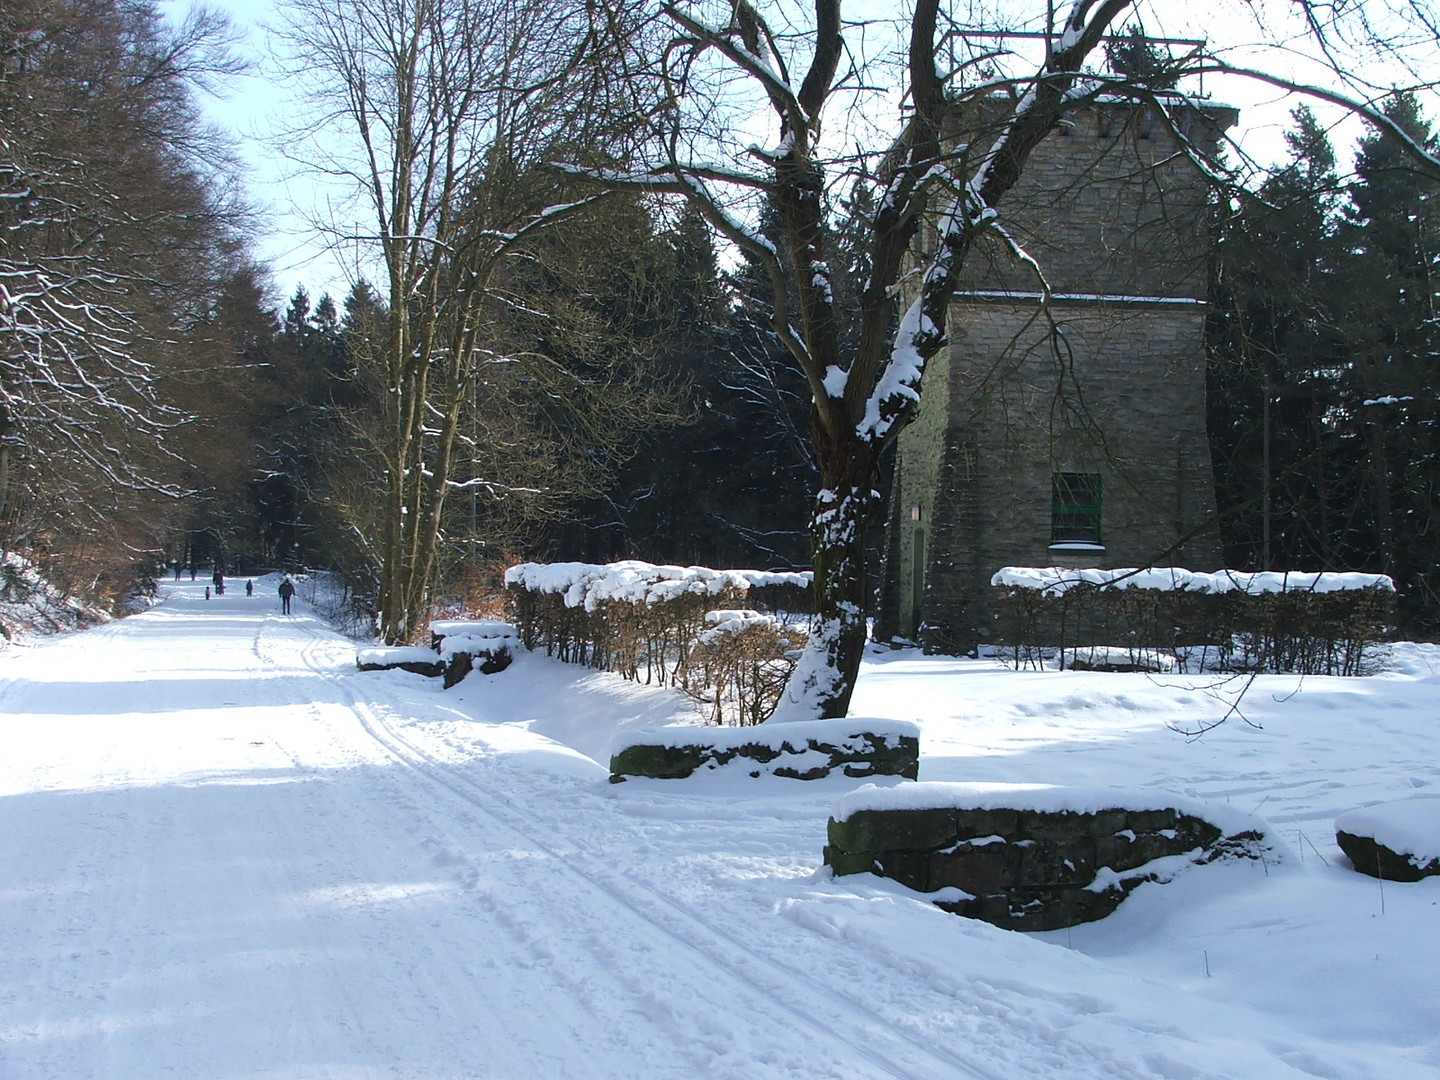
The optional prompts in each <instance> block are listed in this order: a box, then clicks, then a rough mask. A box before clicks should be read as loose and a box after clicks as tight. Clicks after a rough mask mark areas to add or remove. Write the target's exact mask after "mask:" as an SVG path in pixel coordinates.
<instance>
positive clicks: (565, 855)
mask: <svg viewBox="0 0 1440 1080" xmlns="http://www.w3.org/2000/svg"><path fill="white" fill-rule="evenodd" d="M182 592H183V593H184V595H183V597H181V598H177V599H175V600H172V601H171V602H170V603H169V604H167V605H165V606H164V607H162V608H160V609H158V610H156V611H154V612H151V613H149V614H147V615H145V616H143V617H139V618H132V619H129V620H126V621H125V622H123V623H119V624H115V625H113V626H110V627H107V628H105V629H103V630H99V631H96V632H92V633H90V634H86V635H81V636H78V637H74V638H71V639H68V640H65V641H59V642H55V643H52V644H50V645H48V646H45V647H43V648H38V649H36V650H34V651H32V652H31V653H29V654H28V655H26V656H25V657H23V664H22V663H21V662H19V660H17V659H16V658H9V662H8V663H7V664H6V665H5V666H3V667H0V672H3V674H0V678H3V683H0V713H3V719H0V725H3V727H0V737H3V739H4V744H5V750H6V752H5V755H4V766H3V769H0V776H3V784H4V787H3V791H4V794H5V795H6V796H7V797H6V798H4V799H3V800H0V833H3V835H5V836H6V837H7V842H6V846H7V848H8V854H9V857H8V859H7V865H6V867H5V873H4V878H3V880H0V913H3V917H0V935H3V936H0V946H3V950H0V976H3V977H0V1017H3V1026H0V1074H3V1075H4V1076H6V1077H7V1078H8V1077H11V1076H15V1077H76V1076H117V1077H140V1076H162V1075H180V1076H205V1077H227V1076H237V1077H238V1076H272V1075H273V1076H296V1077H299V1076H347V1077H348V1076H359V1075H371V1074H372V1073H374V1074H381V1073H383V1074H384V1075H395V1074H398V1075H406V1076H408V1075H416V1076H457V1077H459V1076H464V1077H480V1076H507V1077H508V1076H557V1077H558V1076H574V1075H582V1074H583V1075H595V1076H625V1075H648V1076H693V1075H697V1074H699V1075H715V1076H719V1075H727V1074H731V1075H735V1076H755V1075H762V1074H763V1075H775V1076H785V1075H795V1076H824V1075H834V1076H851V1077H855V1076H877V1077H878V1076H919V1075H927V1076H938V1075H952V1076H965V1075H977V1076H978V1075H987V1073H985V1072H970V1071H969V1070H967V1068H966V1066H965V1064H964V1062H963V1060H961V1059H959V1058H957V1057H956V1056H955V1055H953V1054H952V1053H950V1052H947V1051H946V1050H945V1049H943V1048H939V1047H928V1046H926V1045H924V1044H923V1043H921V1042H917V1041H916V1040H914V1039H911V1038H908V1037H906V1036H904V1035H903V1034H900V1033H897V1032H894V1031H893V1030H891V1028H890V1027H889V1025H888V1024H886V1023H885V1022H884V1021H883V1020H882V1019H881V1018H879V1017H877V1016H876V1015H875V1014H874V1013H873V1012H871V1011H870V1010H868V1009H865V1008H863V1007H859V1006H850V1007H844V1006H843V1005H842V1004H841V1003H840V1002H838V1001H837V1000H836V998H835V997H834V995H833V993H832V990H831V987H830V985H829V982H828V980H827V978H826V977H825V973H824V972H820V973H818V974H817V976H812V975H809V974H807V973H805V972H802V971H800V970H798V969H797V968H796V967H795V966H793V965H791V964H787V963H784V962H777V961H767V960H761V959H759V958H758V957H757V956H756V953H755V950H754V945H755V943H754V942H753V941H743V940H740V939H738V938H737V937H736V936H735V934H734V933H733V931H731V930H727V929H725V928H723V927H722V926H721V925H720V923H719V922H718V921H717V920H714V919H712V918H707V917H706V916H705V915H703V914H702V913H701V912H699V911H697V910H695V909H694V908H692V907H690V906H688V905H687V904H686V903H685V902H684V900H683V899H681V898H677V897H676V896H674V895H669V894H666V893H664V892H660V891H657V890H656V889H655V888H653V887H650V886H647V885H646V884H645V883H644V882H642V881H638V880H636V879H634V878H631V877H628V876H626V875H624V874H622V873H620V872H617V870H616V869H614V868H613V867H612V866H611V865H609V862H608V859H607V858H606V856H605V854H604V853H603V850H601V851H597V844H596V842H595V841H596V837H595V836H594V835H593V833H594V832H595V825H594V823H593V822H590V821H588V820H587V818H588V817H591V816H593V815H595V814H597V813H599V814H603V815H605V816H608V817H614V809H615V808H614V804H613V802H612V801H610V800H608V799H605V798H604V797H603V791H602V792H601V793H599V794H596V793H594V790H593V784H591V783H588V782H587V784H586V785H585V787H586V788H589V789H591V793H590V794H588V795H586V794H585V792H584V791H577V790H576V785H575V782H574V779H573V777H567V776H565V775H564V773H565V772H566V771H570V770H568V769H566V768H563V767H562V769H561V775H560V776H559V777H556V776H553V775H552V776H550V777H549V778H548V779H549V783H548V784H546V783H544V782H542V783H539V784H538V785H534V786H530V785H526V784H525V783H523V780H524V773H523V771H519V770H516V769H515V768H513V767H511V768H509V769H506V768H504V767H502V765H501V763H498V762H492V763H491V766H490V767H489V768H486V767H485V761H486V754H485V752H484V748H483V747H482V748H481V750H482V754H481V756H480V757H478V758H477V759H476V760H474V761H472V762H470V763H469V765H470V767H468V768H467V767H465V763H464V762H463V761H462V762H460V763H447V762H445V761H443V760H437V756H440V755H443V754H444V753H445V752H446V751H447V750H450V751H453V749H454V747H453V745H452V746H449V747H447V746H446V744H445V743H444V741H440V742H438V743H437V744H436V746H435V747H427V746H426V745H425V740H424V739H423V738H420V737H417V734H416V733H415V732H414V731H410V730H407V725H408V724H409V722H410V719H411V718H410V716H408V715H407V713H408V712H409V711H410V710H409V708H408V707H409V706H413V705H414V700H413V695H412V697H411V700H408V701H407V700H406V695H405V694H403V693H401V694H395V695H393V696H392V697H391V699H389V700H387V697H386V695H385V694H384V692H383V689H382V690H381V692H380V693H378V694H377V693H376V692H375V691H376V689H377V686H379V687H383V686H384V683H383V682H381V681H379V680H366V681H362V680H360V679H358V678H357V677H356V675H355V672H354V667H353V653H354V649H353V645H351V644H350V643H348V642H346V641H343V640H342V639H340V638H338V637H336V636H334V635H333V634H331V633H329V632H328V631H327V630H325V629H324V628H323V627H322V626H320V625H319V624H318V623H316V622H315V621H314V620H312V619H309V618H306V617H303V616H302V617H300V618H295V619H289V620H286V619H283V618H281V617H279V616H277V615H275V614H273V613H270V612H265V611H264V603H265V602H264V601H263V600H261V599H260V598H258V597H257V598H255V599H253V600H247V599H246V598H244V597H233V596H227V597H225V598H216V599H215V600H211V601H208V602H206V601H204V600H201V599H199V597H198V596H197V595H196V591H195V590H194V589H185V590H182ZM16 668H21V669H22V670H23V674H15V673H14V672H15V669H16ZM362 693H363V694H364V697H363V698H362V697H361V694H362ZM422 701H423V698H422ZM442 711H443V709H442ZM442 726H443V725H442ZM432 741H433V740H432ZM437 751H438V752H437ZM489 756H491V757H493V756H494V755H493V752H492V753H491V754H490V755H489ZM560 761H561V763H562V766H563V765H565V764H573V763H572V762H570V761H569V759H567V758H566V757H565V756H564V755H563V754H562V755H560ZM581 768H582V771H588V770H583V765H582V766H581ZM539 779H540V780H542V781H544V780H545V779H546V777H545V776H544V774H541V775H540V777H539ZM557 782H558V786H559V787H560V788H561V789H565V790H566V791H568V793H569V794H570V795H571V796H572V798H573V797H574V796H576V795H581V796H583V797H584V799H585V801H588V802H590V803H593V804H594V805H589V806H578V807H577V806H573V805H572V806H570V807H563V806H557V805H556V803H555V796H556V795H557V791H556V785H557ZM611 843H612V846H613V841H612V842H611ZM789 926H790V927H791V928H792V929H793V924H789ZM757 1019H758V1020H759V1022H758V1023H757ZM642 1062H643V1065H642V1066H640V1072H639V1073H637V1072H635V1071H634V1070H635V1069H636V1067H637V1063H642ZM392 1069H393V1070H394V1072H392ZM732 1069H733V1071H732Z"/></svg>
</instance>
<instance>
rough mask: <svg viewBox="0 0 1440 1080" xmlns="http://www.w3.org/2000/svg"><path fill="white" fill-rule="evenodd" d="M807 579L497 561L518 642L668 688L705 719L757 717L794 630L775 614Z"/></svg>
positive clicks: (789, 605) (800, 594)
mask: <svg viewBox="0 0 1440 1080" xmlns="http://www.w3.org/2000/svg"><path fill="white" fill-rule="evenodd" d="M810 581H811V575H810V574H808V573H776V572H772V571H767V570H712V569H709V568H707V567H703V566H657V565H655V564H653V563H645V562H638V561H634V560H629V561H625V562H618V563H610V564H607V565H597V564H593V563H550V564H542V563H523V564H521V565H519V566H512V567H511V568H510V569H509V570H507V571H506V572H505V586H506V589H507V591H509V593H510V595H511V599H512V601H513V606H514V611H515V623H516V626H517V627H518V628H519V630H520V636H521V639H522V641H523V642H524V644H525V645H526V647H527V648H530V649H537V650H538V649H544V650H545V651H546V652H547V653H549V654H550V655H551V656H555V657H558V658H559V659H561V660H565V661H569V662H571V663H579V664H588V665H589V666H591V667H596V668H601V669H603V670H607V671H615V672H618V673H619V674H621V675H623V676H624V677H625V678H627V679H632V680H636V681H639V680H641V679H643V680H644V681H645V682H647V683H650V682H655V683H659V684H660V685H662V686H665V685H670V686H677V687H680V688H682V689H685V690H686V691H687V692H688V693H690V694H691V696H692V697H694V698H695V699H696V700H697V701H698V702H700V703H701V704H702V705H703V706H704V707H705V708H706V709H707V711H709V712H710V714H711V718H712V719H713V720H714V721H715V722H717V723H757V722H758V721H760V720H763V719H764V718H765V716H766V715H768V713H769V711H770V710H771V708H772V707H773V704H774V700H778V692H779V691H778V689H777V687H783V685H784V681H785V679H786V678H788V676H789V673H790V671H791V669H792V668H793V663H794V661H793V656H792V653H793V652H794V650H795V649H796V648H798V646H799V645H800V644H802V643H803V641H804V637H805V634H804V631H803V629H800V628H796V627H794V626H791V625H790V624H789V621H788V620H786V619H785V618H783V617H779V615H778V613H785V614H791V613H795V612H801V613H803V612H807V611H808V610H809V605H810V591H809V590H810ZM763 608H769V611H768V612H764V611H761V610H756V609H763ZM772 699H774V700H772Z"/></svg>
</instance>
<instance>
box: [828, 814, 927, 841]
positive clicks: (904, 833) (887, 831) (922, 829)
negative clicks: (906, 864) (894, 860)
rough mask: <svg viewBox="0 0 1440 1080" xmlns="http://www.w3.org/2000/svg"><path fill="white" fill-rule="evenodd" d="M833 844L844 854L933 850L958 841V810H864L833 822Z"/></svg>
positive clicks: (830, 831)
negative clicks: (956, 838) (956, 812)
mask: <svg viewBox="0 0 1440 1080" xmlns="http://www.w3.org/2000/svg"><path fill="white" fill-rule="evenodd" d="M828 830H829V837H830V843H832V844H834V845H835V846H836V847H838V848H842V849H844V850H845V851H930V850H932V849H934V848H939V847H945V846H948V845H949V844H951V843H953V842H954V841H955V811H953V810H949V809H937V810H889V811H883V810H862V811H860V812H859V813H857V814H852V815H851V816H850V817H849V818H848V819H847V820H845V821H835V820H834V819H833V818H832V819H831V821H830V823H829V826H828Z"/></svg>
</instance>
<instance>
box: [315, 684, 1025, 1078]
mask: <svg viewBox="0 0 1440 1080" xmlns="http://www.w3.org/2000/svg"><path fill="white" fill-rule="evenodd" d="M314 670H315V673H316V674H317V675H327V674H331V673H330V672H327V671H325V670H323V669H320V668H315V669H314ZM347 689H348V688H347ZM347 696H348V697H349V698H350V700H351V702H352V708H353V709H354V712H355V715H356V717H357V718H358V719H359V721H360V723H361V724H362V726H363V727H364V728H365V730H366V731H367V732H368V733H369V734H370V736H371V737H372V738H374V739H375V740H376V742H378V743H380V744H381V745H382V746H383V747H384V748H385V749H386V750H387V751H388V752H389V753H391V754H392V755H393V756H394V757H395V759H396V761H397V762H398V763H400V764H402V765H404V766H406V767H407V768H409V769H410V770H411V771H413V772H414V773H415V774H416V775H418V776H419V777H421V778H422V779H424V780H425V781H427V782H428V783H429V784H431V785H432V786H435V787H438V788H440V789H442V790H444V791H446V792H448V793H449V794H450V795H451V796H453V797H455V798H457V799H459V800H460V801H461V802H462V803H464V804H465V806H466V807H467V808H470V809H472V810H478V811H479V812H480V813H482V814H484V815H485V816H486V817H487V818H489V819H490V820H492V821H494V822H496V823H498V824H499V825H501V826H502V827H503V828H504V829H506V830H508V831H509V832H511V833H513V834H514V835H516V836H518V837H520V838H521V839H522V840H523V841H524V842H525V843H526V844H528V845H530V846H531V847H533V848H535V849H537V850H539V851H541V852H543V853H544V854H545V855H546V856H547V861H546V870H547V872H551V871H553V870H555V869H558V870H560V871H562V872H563V873H565V874H566V875H568V876H569V877H571V878H572V879H573V880H575V881H578V882H579V883H581V885H582V886H583V887H584V888H585V889H586V890H588V891H589V892H591V893H595V892H598V893H600V894H601V895H603V896H604V897H605V898H606V900H607V901H608V903H609V905H610V906H611V907H612V908H614V909H615V910H617V911H619V912H620V913H621V916H620V918H619V919H618V920H599V921H603V922H606V923H608V924H609V925H607V927H606V929H607V931H608V932H607V933H605V934H603V935H602V934H596V933H593V932H591V933H589V934H588V935H587V937H588V940H587V942H585V943H584V946H585V947H586V948H588V949H589V951H590V952H591V953H592V954H593V955H596V956H598V957H599V958H600V959H601V961H602V962H603V963H605V964H606V965H607V966H608V967H610V968H611V969H612V970H613V969H614V968H615V967H616V966H617V961H620V960H621V959H622V958H621V956H620V954H619V953H618V952H617V950H616V947H615V944H614V942H615V940H616V939H617V938H619V937H620V935H618V934H617V933H616V932H615V930H614V929H613V926H614V924H615V923H616V922H622V921H624V920H638V921H639V922H640V923H641V924H642V925H643V926H646V927H653V928H654V930H656V931H658V932H659V933H661V934H662V935H663V936H664V937H666V938H668V939H669V940H670V941H672V942H674V943H675V944H676V945H678V946H679V947H680V948H681V949H682V950H684V951H685V952H687V953H690V954H692V955H696V956H698V957H699V958H700V959H701V960H702V961H703V962H704V963H705V964H706V965H708V966H709V967H711V968H713V969H716V970H718V971H719V972H720V973H722V974H723V975H724V976H725V977H726V978H727V979H729V980H733V981H734V982H737V983H739V984H740V985H741V986H742V987H744V988H745V989H747V990H748V991H749V992H750V993H752V994H757V995H759V997H760V999H761V1004H762V1006H763V1008H762V1009H761V1010H760V1011H761V1012H762V1013H763V1012H771V1013H774V1012H785V1013H788V1014H789V1015H790V1016H792V1017H793V1018H794V1020H795V1021H797V1022H798V1023H800V1024H801V1025H803V1026H804V1027H805V1028H808V1029H809V1030H811V1031H813V1032H815V1033H816V1034H817V1035H818V1036H819V1037H820V1038H821V1039H822V1040H825V1041H828V1042H829V1043H831V1044H833V1045H841V1046H846V1047H848V1048H849V1050H850V1051H851V1053H852V1054H853V1055H854V1056H855V1057H856V1058H857V1059H859V1060H866V1061H869V1062H870V1063H871V1064H872V1065H873V1066H874V1067H875V1068H876V1069H877V1070H879V1072H878V1073H877V1075H885V1076H893V1077H906V1078H915V1077H922V1076H924V1077H929V1076H945V1077H962V1076H970V1077H976V1078H984V1080H1008V1078H1007V1077H1005V1076H1004V1074H1001V1073H998V1072H994V1071H991V1070H986V1069H983V1068H982V1067H981V1066H979V1065H978V1064H977V1063H975V1062H973V1061H969V1060H965V1059H963V1058H960V1057H958V1056H956V1055H954V1054H951V1053H949V1052H947V1051H945V1050H944V1049H943V1048H940V1047H935V1046H933V1045H929V1044H928V1043H925V1042H922V1041H919V1040H916V1039H912V1038H910V1037H909V1036H907V1035H906V1034H905V1033H904V1032H901V1031H897V1030H896V1029H895V1027H894V1024H893V1021H891V1020H890V1019H888V1018H886V1017H883V1016H881V1015H880V1014H878V1013H876V1012H875V1011H874V1010H872V1009H869V1008H868V1007H866V1006H864V1005H863V1004H861V1003H859V1002H856V1001H854V1000H851V999H848V998H844V997H840V996H837V995H836V992H835V988H834V987H833V986H831V985H828V984H827V985H824V986H817V985H815V982H814V975H813V974H812V973H810V972H806V971H803V970H800V969H797V968H795V967H792V966H790V965H787V964H785V963H783V962H782V961H777V960H775V959H772V958H769V957H763V956H760V955H758V954H756V953H755V952H754V950H753V949H751V948H750V947H749V946H747V945H746V944H745V943H744V942H742V941H741V940H740V939H739V938H737V937H736V936H735V935H733V934H732V933H730V932H728V931H726V930H723V929H721V928H720V927H718V926H716V925H715V924H714V923H713V922H711V921H710V920H708V919H706V918H704V917H703V916H702V915H700V914H699V913H697V912H695V911H694V910H693V909H691V908H689V907H687V906H685V905H684V904H682V903H680V902H679V901H677V900H675V899H674V898H672V897H668V896H665V895H664V894H663V893H659V892H657V891H655V890H654V889H651V888H649V887H648V886H645V885H644V884H642V883H639V882H636V881H633V880H629V879H620V878H618V877H617V876H615V875H613V874H606V873H604V872H603V871H601V870H600V869H599V868H597V867H596V866H595V865H594V863H593V860H585V861H586V862H587V863H588V865H586V866H585V867H584V868H583V869H582V868H581V867H579V866H576V865H575V864H574V862H575V860H576V859H577V858H579V859H584V857H583V856H582V855H577V854H576V853H564V852H561V851H559V850H558V849H557V848H556V846H555V845H554V843H553V841H550V840H547V839H545V838H543V837H541V836H538V835H536V832H535V831H534V830H533V825H531V824H530V823H529V822H528V820H527V819H526V818H525V816H524V814H523V812H522V811H520V810H519V809H518V808H517V807H515V806H514V805H513V804H511V803H509V802H508V800H505V799H503V797H497V796H496V795H494V794H493V793H491V792H488V791H486V790H485V789H484V788H483V787H481V786H479V785H478V784H476V783H475V782H474V781H473V780H471V779H469V778H468V777H466V776H464V775H463V774H462V773H460V772H459V771H458V770H456V769H454V768H453V767H451V766H450V765H448V764H447V763H445V762H442V761H439V760H437V759H435V758H434V757H432V756H431V755H429V754H428V753H426V752H425V751H424V750H423V749H422V748H421V747H419V746H417V745H416V744H415V743H414V742H413V741H411V740H409V739H407V738H406V737H405V736H404V735H402V734H401V733H400V732H399V731H397V730H396V728H395V727H394V726H393V725H392V724H390V723H389V722H387V721H386V720H385V718H384V717H383V715H381V713H380V712H379V711H378V710H377V709H375V708H374V707H373V706H372V705H371V704H370V703H368V702H365V701H362V700H360V699H359V697H358V695H356V694H353V693H350V694H347ZM511 918H512V920H513V922H514V925H515V929H516V930H517V931H519V932H524V933H527V934H529V935H530V936H531V937H532V938H536V940H539V935H537V933H536V931H535V929H534V928H533V926H532V927H528V928H527V927H526V926H525V920H524V918H523V915H515V914H513V913H512V916H511ZM757 968H759V969H762V970H759V971H757V970H756V969H757ZM646 976H647V972H646V971H644V970H639V971H636V972H633V973H630V975H629V982H630V984H631V986H632V988H633V990H634V992H635V993H637V994H639V995H640V1000H641V1001H642V1002H643V1001H647V1000H649V1001H650V1002H652V1003H653V1006H654V1007H655V1008H658V1009H662V1010H663V1009H665V1008H667V1006H666V1004H665V1003H664V1002H663V1001H659V1000H658V999H656V998H655V996H654V994H653V991H652V990H651V989H650V986H649V985H648V983H649V980H648V979H647V978H646ZM797 989H803V991H804V995H805V996H806V997H807V998H808V1001H807V1002H805V1003H803V1004H802V1003H798V1002H795V1001H793V1000H786V999H787V998H793V997H794V995H795V992H796V990H797ZM711 1000H712V1001H713V998H712V999H711ZM782 1026H783V1025H782ZM857 1030H858V1031H859V1032H861V1033H862V1037H860V1038H857V1037H856V1032H857ZM716 1034H717V1035H718V1034H720V1033H719V1032H716ZM707 1064H709V1065H712V1066H713V1062H707ZM815 1064H816V1063H815V1062H813V1061H812V1062H810V1063H809V1067H812V1068H813V1067H814V1065H815Z"/></svg>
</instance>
